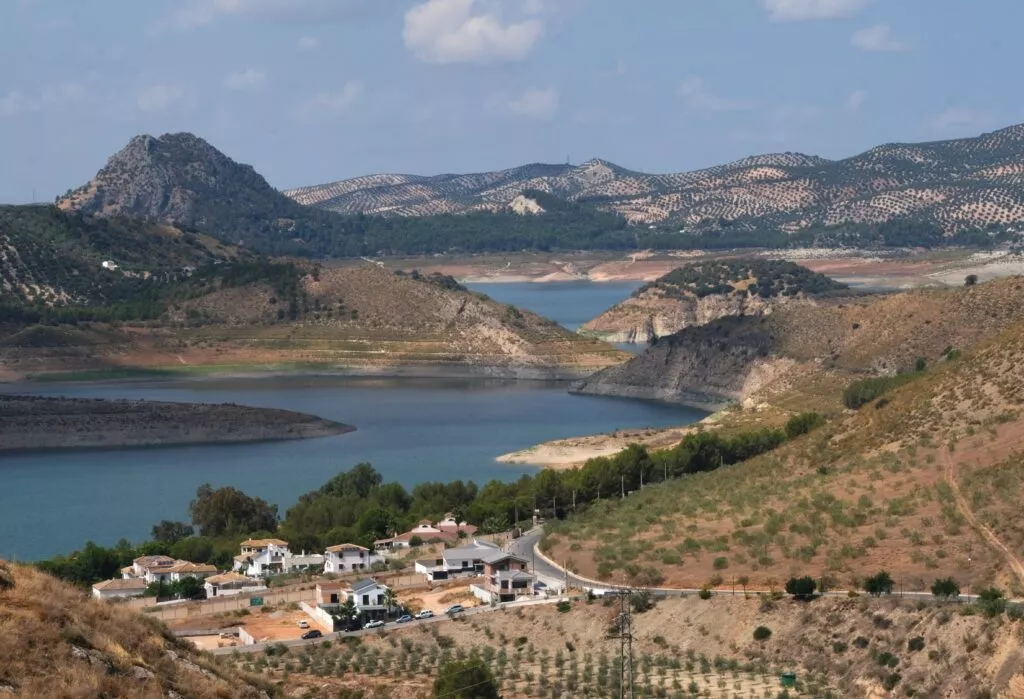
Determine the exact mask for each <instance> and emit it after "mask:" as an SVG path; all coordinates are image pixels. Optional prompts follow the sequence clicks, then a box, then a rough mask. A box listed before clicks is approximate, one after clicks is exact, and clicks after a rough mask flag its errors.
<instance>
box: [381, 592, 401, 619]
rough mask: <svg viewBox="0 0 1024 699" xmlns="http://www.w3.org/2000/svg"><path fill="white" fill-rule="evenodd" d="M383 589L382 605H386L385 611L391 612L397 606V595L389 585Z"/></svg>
mask: <svg viewBox="0 0 1024 699" xmlns="http://www.w3.org/2000/svg"><path fill="white" fill-rule="evenodd" d="M384 589H385V592H384V605H385V606H386V607H387V613H388V614H391V612H392V611H393V610H394V609H395V607H397V606H398V596H397V595H396V594H395V591H394V590H392V589H391V588H390V587H387V588H384Z"/></svg>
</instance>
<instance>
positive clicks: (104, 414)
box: [0, 395, 355, 452]
mask: <svg viewBox="0 0 1024 699" xmlns="http://www.w3.org/2000/svg"><path fill="white" fill-rule="evenodd" d="M354 430H355V428H354V427H352V426H351V425H345V424H343V423H340V422H334V421H332V420H325V419H323V418H319V417H316V416H314V415H307V414H304V413H296V412H292V411H290V410H274V409H268V408H252V407H248V406H244V405H234V404H209V403H169V402H161V401H142V400H105V399H78V398H50V397H37V396H20V395H5V396H0V452H4V451H15V450H39V449H84V448H90V447H103V448H110V447H142V446H168V445H175V444H216V443H229V442H234V443H237V442H258V441H270V440H284V439H306V438H310V437H327V436H330V435H337V434H345V433H346V432H352V431H354Z"/></svg>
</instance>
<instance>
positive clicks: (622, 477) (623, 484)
mask: <svg viewBox="0 0 1024 699" xmlns="http://www.w3.org/2000/svg"><path fill="white" fill-rule="evenodd" d="M619 484H620V485H621V486H622V499H623V500H625V499H626V476H625V474H623V475H622V476H619Z"/></svg>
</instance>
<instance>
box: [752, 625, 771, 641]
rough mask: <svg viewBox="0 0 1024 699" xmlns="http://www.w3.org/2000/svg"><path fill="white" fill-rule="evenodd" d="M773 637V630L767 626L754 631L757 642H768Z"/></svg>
mask: <svg viewBox="0 0 1024 699" xmlns="http://www.w3.org/2000/svg"><path fill="white" fill-rule="evenodd" d="M771 637H772V630H771V629H769V628H768V627H767V626H758V627H757V628H756V629H754V640H755V641H767V640H768V639H769V638H771Z"/></svg>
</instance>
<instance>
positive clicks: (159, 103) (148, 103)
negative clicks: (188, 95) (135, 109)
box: [136, 85, 185, 112]
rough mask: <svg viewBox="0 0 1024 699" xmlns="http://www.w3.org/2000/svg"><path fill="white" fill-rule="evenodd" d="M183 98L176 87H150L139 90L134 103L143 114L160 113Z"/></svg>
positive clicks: (183, 93) (183, 92)
mask: <svg viewBox="0 0 1024 699" xmlns="http://www.w3.org/2000/svg"><path fill="white" fill-rule="evenodd" d="M184 96H185V91H184V90H182V89H181V88H180V87H178V86H177V85H150V86H149V87H145V88H143V89H141V90H139V93H138V95H137V96H136V103H137V104H138V105H139V109H141V110H142V111H144V112H160V111H163V110H164V109H167V108H168V107H170V106H171V105H172V104H174V103H175V102H177V101H178V100H180V99H181V98H182V97H184Z"/></svg>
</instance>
